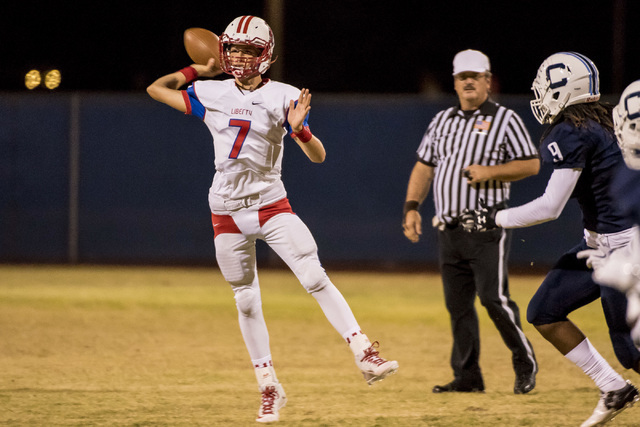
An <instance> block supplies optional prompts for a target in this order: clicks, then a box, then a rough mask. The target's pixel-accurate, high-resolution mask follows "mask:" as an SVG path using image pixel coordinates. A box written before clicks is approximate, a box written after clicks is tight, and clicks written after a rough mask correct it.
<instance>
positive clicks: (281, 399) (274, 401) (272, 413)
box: [256, 383, 287, 423]
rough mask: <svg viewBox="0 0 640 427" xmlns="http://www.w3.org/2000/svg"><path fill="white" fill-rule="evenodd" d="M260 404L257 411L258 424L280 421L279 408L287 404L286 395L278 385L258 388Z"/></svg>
mask: <svg viewBox="0 0 640 427" xmlns="http://www.w3.org/2000/svg"><path fill="white" fill-rule="evenodd" d="M260 391H261V392H262V402H261V403H260V410H259V411H258V418H256V421H257V422H259V423H272V422H274V421H278V420H279V419H280V408H282V407H283V406H284V405H286V404H287V395H286V394H284V388H282V385H280V383H269V384H264V385H263V386H261V387H260Z"/></svg>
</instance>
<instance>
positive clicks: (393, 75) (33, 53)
mask: <svg viewBox="0 0 640 427" xmlns="http://www.w3.org/2000/svg"><path fill="white" fill-rule="evenodd" d="M72 3H73V4H72ZM281 3H282V9H281V10H283V12H282V13H280V14H278V15H277V16H279V18H280V19H281V22H282V28H281V32H279V31H278V29H276V28H274V31H275V32H276V34H279V35H280V37H279V38H278V39H277V40H276V52H277V53H279V61H280V63H279V64H278V67H279V68H278V70H279V71H278V74H277V76H272V77H277V78H278V79H282V80H285V81H287V82H288V83H291V84H294V85H296V86H299V87H309V88H311V89H312V91H313V92H355V93H418V92H426V91H430V93H435V94H437V92H438V90H442V91H445V92H451V86H452V84H451V61H452V58H453V56H454V54H455V53H456V52H457V51H459V50H462V49H467V48H474V49H480V50H482V51H484V52H485V53H486V54H488V55H489V57H490V59H491V62H492V68H493V72H494V75H495V77H496V80H495V88H494V89H495V90H496V91H497V92H502V93H508V94H523V93H529V90H530V86H531V81H532V80H533V77H534V76H535V72H536V70H537V68H538V66H539V65H540V63H541V62H542V61H543V60H544V59H545V58H546V57H547V56H549V55H550V54H552V53H555V52H558V51H564V50H572V51H578V52H580V53H582V54H584V55H586V56H588V57H589V58H591V59H592V60H593V61H594V62H595V63H596V65H597V66H598V68H599V70H600V74H601V89H602V92H603V93H619V92H621V90H622V89H623V88H624V87H625V86H626V85H627V84H628V83H630V82H631V81H633V80H635V79H637V78H638V77H640V50H639V49H638V40H640V26H638V25H637V24H636V23H635V20H634V18H636V19H637V18H638V17H640V2H637V1H631V0H591V1H584V0H583V1H561V0H556V1H546V0H544V1H509V2H506V1H497V2H496V1H494V2H482V1H473V2H467V1H446V2H445V1H425V0H422V1H404V0H399V1H392V2H386V3H381V2H377V1H355V0H321V1H300V0H299V1H293V0H282V2H281ZM268 4H269V3H268V0H264V1H259V0H253V1H234V2H230V1H225V2H222V1H212V0H207V1H199V2H183V1H177V0H176V1H165V0H159V1H153V2H150V1H134V0H130V1H128V2H124V1H120V0H117V1H95V2H82V3H78V2H51V1H49V2H44V1H31V2H28V1H27V2H20V3H19V4H18V2H11V4H10V5H5V9H6V10H4V11H3V12H2V13H1V14H0V15H1V16H0V31H2V37H1V45H0V58H2V66H1V67H0V90H2V91H26V89H25V88H24V74H25V73H26V72H27V71H28V70H30V69H32V68H36V69H39V70H46V69H49V68H58V69H60V71H61V72H62V77H63V83H62V85H61V87H60V88H59V89H58V91H76V90H80V91H142V90H144V88H145V87H146V86H147V85H148V84H149V83H151V82H152V81H153V80H154V79H155V78H157V77H159V76H160V75H163V74H166V73H169V72H172V71H175V70H177V69H179V68H182V67H183V66H185V65H188V64H189V63H190V60H189V58H188V57H187V55H186V53H185V51H184V47H183V45H182V34H183V31H184V30H185V29H186V28H189V27H205V28H207V29H209V30H211V31H213V32H214V33H216V34H220V33H221V32H222V31H223V30H224V28H225V27H226V25H227V24H228V23H229V22H230V21H231V20H232V19H233V18H235V17H237V16H240V15H244V14H254V15H258V16H261V17H264V18H266V19H268V20H269V21H271V22H272V23H273V22H277V20H276V19H274V15H270V12H268V8H267V5H268ZM271 4H272V5H273V4H275V3H273V2H272V3H271ZM271 13H272V12H271ZM274 67H275V66H274ZM274 70H275V68H274ZM272 74H273V73H272ZM425 87H428V88H429V89H425Z"/></svg>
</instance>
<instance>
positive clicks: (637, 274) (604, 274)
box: [593, 250, 640, 294]
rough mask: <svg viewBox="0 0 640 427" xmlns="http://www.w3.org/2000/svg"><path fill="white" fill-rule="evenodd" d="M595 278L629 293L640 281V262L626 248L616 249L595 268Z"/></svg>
mask: <svg viewBox="0 0 640 427" xmlns="http://www.w3.org/2000/svg"><path fill="white" fill-rule="evenodd" d="M594 270H595V271H594V272H593V280H595V281H596V282H598V283H601V284H603V285H607V286H611V287H612V288H615V289H617V290H619V291H620V292H623V293H625V294H626V293H627V292H628V291H629V290H630V289H631V288H632V287H634V286H636V284H637V283H638V282H639V281H640V263H639V262H638V260H635V259H633V257H632V254H630V253H629V252H628V251H625V250H616V251H613V252H611V253H610V255H609V256H608V257H606V259H605V260H604V261H603V262H602V264H601V265H599V266H598V267H597V268H594Z"/></svg>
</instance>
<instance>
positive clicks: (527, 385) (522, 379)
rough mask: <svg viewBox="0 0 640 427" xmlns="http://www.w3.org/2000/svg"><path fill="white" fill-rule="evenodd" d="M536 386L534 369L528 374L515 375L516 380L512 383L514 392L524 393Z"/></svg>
mask: <svg viewBox="0 0 640 427" xmlns="http://www.w3.org/2000/svg"><path fill="white" fill-rule="evenodd" d="M535 387H536V371H533V372H532V373H530V374H518V375H516V382H515V384H514V385H513V393H514V394H526V393H529V392H530V391H531V390H533V389H534V388H535Z"/></svg>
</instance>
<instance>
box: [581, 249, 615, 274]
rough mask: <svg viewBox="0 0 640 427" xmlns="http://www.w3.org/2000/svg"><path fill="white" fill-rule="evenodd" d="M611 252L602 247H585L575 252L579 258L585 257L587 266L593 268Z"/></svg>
mask: <svg viewBox="0 0 640 427" xmlns="http://www.w3.org/2000/svg"><path fill="white" fill-rule="evenodd" d="M610 253H611V252H609V251H605V250H603V249H600V248H598V249H587V250H584V251H580V252H578V253H577V254H576V256H577V257H578V258H579V259H584V258H586V259H587V267H589V268H593V269H594V270H597V269H599V268H600V267H602V265H603V264H604V263H605V261H606V259H607V258H608V257H609V254H610Z"/></svg>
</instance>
